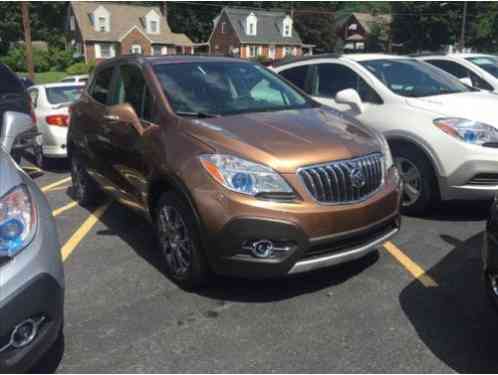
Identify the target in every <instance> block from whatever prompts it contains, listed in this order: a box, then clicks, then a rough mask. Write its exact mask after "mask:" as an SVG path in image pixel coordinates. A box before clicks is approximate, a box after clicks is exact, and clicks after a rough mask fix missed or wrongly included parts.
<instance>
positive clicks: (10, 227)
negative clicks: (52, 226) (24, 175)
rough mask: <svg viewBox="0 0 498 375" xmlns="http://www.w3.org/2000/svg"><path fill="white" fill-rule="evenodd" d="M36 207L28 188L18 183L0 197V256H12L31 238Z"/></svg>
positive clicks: (34, 225)
mask: <svg viewBox="0 0 498 375" xmlns="http://www.w3.org/2000/svg"><path fill="white" fill-rule="evenodd" d="M35 231H36V208H35V205H34V204H33V202H32V200H31V196H30V194H29V192H28V189H27V188H26V187H25V186H24V185H20V186H17V187H15V188H14V189H12V190H11V191H10V192H8V193H7V194H6V195H4V196H3V197H2V198H0V256H7V257H13V256H14V255H16V254H17V253H19V252H20V251H21V250H23V249H24V248H25V247H26V246H27V245H29V243H30V242H31V240H32V239H33V237H34V235H35Z"/></svg>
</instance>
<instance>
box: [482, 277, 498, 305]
mask: <svg viewBox="0 0 498 375" xmlns="http://www.w3.org/2000/svg"><path fill="white" fill-rule="evenodd" d="M491 279H492V278H491V277H490V274H489V273H488V272H486V273H484V287H485V288H486V294H487V295H488V298H489V301H490V303H491V305H492V306H493V308H495V309H496V311H498V278H496V277H495V280H496V281H495V285H493V282H492V280H491Z"/></svg>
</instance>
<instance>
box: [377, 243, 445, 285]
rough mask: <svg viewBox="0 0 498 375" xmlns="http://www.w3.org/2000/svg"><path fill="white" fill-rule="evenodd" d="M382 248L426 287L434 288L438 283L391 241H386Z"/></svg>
mask: <svg viewBox="0 0 498 375" xmlns="http://www.w3.org/2000/svg"><path fill="white" fill-rule="evenodd" d="M384 248H385V249H386V250H387V251H388V252H389V254H391V255H392V256H393V257H394V259H396V260H397V261H398V262H399V263H400V264H401V265H402V266H403V267H404V268H405V269H406V270H407V271H408V272H410V273H411V274H412V276H413V277H414V278H415V279H417V280H418V281H420V282H421V283H422V285H423V286H425V287H426V288H436V287H438V286H439V285H438V284H437V283H436V281H434V279H433V278H432V277H430V276H429V275H427V274H426V273H425V271H424V270H423V269H422V267H420V266H419V265H418V264H417V263H415V262H414V261H413V260H411V259H410V258H409V257H408V256H407V255H405V253H403V252H402V251H401V250H400V249H399V248H398V247H397V246H396V245H394V244H393V243H392V242H386V243H385V244H384Z"/></svg>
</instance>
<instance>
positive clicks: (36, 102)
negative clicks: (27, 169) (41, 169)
mask: <svg viewBox="0 0 498 375" xmlns="http://www.w3.org/2000/svg"><path fill="white" fill-rule="evenodd" d="M83 88H84V84H82V83H51V84H46V85H35V86H31V87H30V88H29V89H28V93H29V96H30V97H31V103H32V105H33V109H34V111H35V117H36V126H37V127H38V131H39V132H40V133H41V134H42V136H43V146H42V149H43V157H44V158H45V157H48V158H66V157H67V147H66V142H67V127H68V125H69V111H68V108H69V105H70V104H71V103H73V102H74V101H75V100H76V99H78V98H79V96H80V94H81V92H82V90H83ZM39 163H40V164H43V161H39Z"/></svg>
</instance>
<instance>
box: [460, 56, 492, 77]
mask: <svg viewBox="0 0 498 375" xmlns="http://www.w3.org/2000/svg"><path fill="white" fill-rule="evenodd" d="M466 60H467V61H470V62H471V63H472V64H475V65H477V66H478V67H479V68H482V69H484V70H485V71H486V72H488V73H489V74H491V75H492V76H493V77H496V78H498V58H496V57H494V56H479V57H467V59H466Z"/></svg>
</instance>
